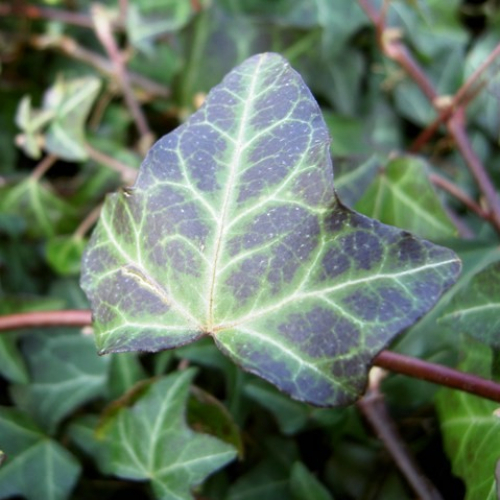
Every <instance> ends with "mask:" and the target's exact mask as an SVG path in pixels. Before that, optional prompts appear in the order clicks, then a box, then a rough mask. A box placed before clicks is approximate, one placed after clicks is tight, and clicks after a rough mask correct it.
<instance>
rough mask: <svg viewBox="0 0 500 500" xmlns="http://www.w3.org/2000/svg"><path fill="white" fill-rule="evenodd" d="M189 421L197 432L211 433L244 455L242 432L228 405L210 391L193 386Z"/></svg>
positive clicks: (240, 454)
mask: <svg viewBox="0 0 500 500" xmlns="http://www.w3.org/2000/svg"><path fill="white" fill-rule="evenodd" d="M187 411H188V423H189V426H190V427H191V428H192V429H194V430H196V431H197V432H202V433H204V434H211V435H212V436H215V437H216V438H218V439H220V440H221V441H224V442H226V443H228V444H230V445H232V446H233V447H234V448H235V449H236V450H238V455H239V456H240V457H243V442H242V440H241V436H240V432H239V429H238V427H237V426H236V424H235V423H234V421H233V419H232V417H231V415H230V413H229V412H228V411H227V409H226V407H225V406H224V405H223V404H222V403H221V402H220V401H219V400H218V399H216V398H214V397H213V396H212V395H211V394H210V393H208V392H206V391H204V390H202V389H200V388H199V387H196V386H193V387H192V388H191V397H190V398H189V401H188V410H187Z"/></svg>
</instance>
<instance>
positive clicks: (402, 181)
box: [356, 157, 456, 239]
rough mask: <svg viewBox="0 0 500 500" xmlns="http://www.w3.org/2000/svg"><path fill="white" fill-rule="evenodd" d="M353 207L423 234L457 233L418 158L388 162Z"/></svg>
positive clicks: (405, 158) (431, 235)
mask: <svg viewBox="0 0 500 500" xmlns="http://www.w3.org/2000/svg"><path fill="white" fill-rule="evenodd" d="M356 209H357V210H359V211H360V212H362V213H364V214H366V215H370V216H371V217H375V218H377V219H380V220H381V221H383V222H386V223H387V224H394V225H396V226H399V227H401V228H404V229H407V230H408V231H413V232H415V233H416V234H418V235H419V236H422V237H424V238H430V239H440V238H441V239H442V238H446V237H450V236H454V235H456V228H455V226H453V224H452V223H451V221H450V219H449V217H448V215H447V214H446V212H445V210H444V208H443V205H442V203H441V201H440V200H439V198H438V196H437V194H436V192H435V190H434V188H433V186H432V185H431V183H430V182H429V177H428V167H427V165H426V164H425V162H424V161H423V160H421V159H419V158H415V157H401V158H397V159H395V160H392V161H390V162H389V163H387V165H386V166H385V168H384V169H381V171H380V173H379V175H378V178H377V180H376V182H374V183H372V184H371V186H370V188H369V189H368V190H367V191H366V193H365V195H364V196H363V198H362V199H361V200H360V201H359V202H358V203H357V204H356Z"/></svg>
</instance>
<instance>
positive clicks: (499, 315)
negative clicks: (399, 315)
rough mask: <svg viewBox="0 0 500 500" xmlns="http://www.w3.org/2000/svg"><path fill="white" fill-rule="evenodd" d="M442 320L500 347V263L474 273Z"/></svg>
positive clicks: (455, 297) (497, 347)
mask: <svg viewBox="0 0 500 500" xmlns="http://www.w3.org/2000/svg"><path fill="white" fill-rule="evenodd" d="M441 321H442V322H443V323H445V324H448V325H450V326H452V327H453V329H454V330H458V331H460V332H463V333H467V334H469V335H471V336H472V337H474V338H476V339H477V340H480V341H482V342H485V343H487V344H488V345H490V346H491V347H494V348H495V349H500V262H495V263H493V264H490V265H488V266H487V267H486V268H485V269H483V270H482V271H481V272H479V273H477V274H476V275H475V276H474V277H473V278H472V279H471V280H470V282H469V283H468V285H467V286H466V287H465V288H463V289H462V290H461V291H460V293H458V294H457V295H455V296H454V297H453V299H452V301H451V303H450V304H449V306H448V307H447V308H446V310H445V312H444V314H443V316H442V317H441Z"/></svg>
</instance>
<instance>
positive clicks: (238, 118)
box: [82, 54, 460, 406]
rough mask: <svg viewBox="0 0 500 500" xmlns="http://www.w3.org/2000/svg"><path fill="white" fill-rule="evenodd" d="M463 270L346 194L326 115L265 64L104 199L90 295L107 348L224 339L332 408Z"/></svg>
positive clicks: (284, 68)
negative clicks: (369, 214)
mask: <svg viewBox="0 0 500 500" xmlns="http://www.w3.org/2000/svg"><path fill="white" fill-rule="evenodd" d="M266 132H267V133H266ZM165 165H167V166H168V171H167V170H165ZM207 165H208V166H207ZM459 268H460V265H459V262H458V260H457V259H456V257H455V255H454V254H453V252H451V251H450V250H447V249H445V248H441V247H435V246H432V245H431V244H430V243H428V242H425V241H420V240H417V239H416V238H414V237H413V236H411V235H409V234H408V233H406V232H401V231H400V230H398V229H396V228H391V227H389V226H384V225H382V224H380V223H378V222H377V221H374V220H371V219H367V218H366V217H364V216H362V215H360V214H357V213H356V212H352V211H350V210H348V209H347V208H346V207H344V206H343V205H342V204H341V203H340V201H338V200H337V199H336V198H335V194H334V188H333V170H332V165H331V160H330V152H329V139H328V132H327V129H326V126H325V123H324V121H323V119H322V117H321V114H320V110H319V108H318V106H317V104H316V102H315V101H314V100H313V99H312V96H311V94H310V92H309V90H308V89H307V87H306V86H305V85H304V83H303V81H302V79H301V78H300V76H299V75H298V74H297V73H296V72H295V71H293V70H292V69H291V68H290V67H289V65H288V64H287V63H286V62H285V61H284V60H283V59H282V58H281V57H280V56H278V55H276V54H264V55H258V56H254V57H252V58H250V59H249V60H248V61H246V62H245V63H243V64H242V65H241V66H239V67H238V68H236V69H235V70H233V71H232V72H231V73H230V74H229V75H228V76H227V77H226V78H225V80H224V81H223V82H222V83H221V84H220V85H219V86H217V87H216V88H214V89H213V90H212V92H211V94H210V95H209V96H208V98H207V100H206V102H205V105H204V107H203V108H201V109H200V110H199V111H198V112H197V113H196V114H195V115H193V116H192V117H191V118H190V120H189V121H188V122H187V123H186V124H185V125H183V126H181V127H179V128H178V129H177V130H175V131H174V132H173V133H171V134H170V135H167V136H165V137H164V138H163V139H162V140H160V141H159V142H157V143H156V145H155V146H154V147H153V149H152V150H151V151H150V153H149V155H148V157H147V159H146V161H145V163H143V165H142V167H141V172H140V174H139V177H138V180H137V182H136V184H135V185H134V187H133V188H131V189H127V190H125V191H122V192H120V193H117V194H114V195H113V196H111V197H108V198H107V200H106V203H105V206H104V208H103V212H102V215H101V220H100V222H99V224H98V226H97V227H96V230H95V231H94V233H93V236H92V239H91V242H90V244H89V246H88V247H87V250H86V253H85V256H84V260H83V275H82V286H83V288H84V290H85V291H86V293H87V295H88V297H89V299H90V301H91V303H92V308H93V312H94V319H95V334H96V342H97V346H98V349H99V351H100V352H101V353H109V352H124V351H135V350H141V351H153V352H155V351H159V350H163V349H168V348H172V347H176V346H180V345H184V344H187V343H190V342H193V341H194V340H197V339H200V338H202V337H204V336H207V335H211V336H212V337H213V339H214V341H215V343H216V345H217V346H218V347H219V349H221V351H222V352H223V353H224V354H226V355H227V356H229V357H230V358H231V359H232V360H234V361H235V362H236V363H237V364H239V365H240V366H242V367H243V368H244V369H245V370H247V371H249V372H251V373H255V374H257V375H259V376H260V377H262V378H264V379H266V380H268V381H270V382H271V383H273V384H275V385H276V386H277V387H278V388H279V389H280V390H282V391H284V392H286V393H288V394H290V395H291V396H292V397H294V398H296V399H299V400H303V401H306V402H309V403H311V404H315V405H318V406H333V405H342V404H349V403H351V402H353V401H354V400H355V399H357V398H358V396H359V394H360V393H361V392H362V391H363V390H364V387H365V383H366V373H367V370H368V369H369V367H370V363H371V360H372V358H373V357H374V356H375V355H376V354H377V353H378V352H379V351H380V350H381V349H383V348H384V347H385V346H386V345H387V343H388V342H389V341H391V340H392V339H393V338H394V336H395V335H396V334H398V333H399V332H400V331H401V330H402V329H404V328H406V327H407V326H409V325H411V324H412V323H413V322H415V321H416V320H417V319H418V318H419V317H420V316H422V315H423V314H424V313H425V312H427V310H428V309H429V308H430V307H432V306H433V305H434V303H435V302H436V301H437V299H438V298H439V296H440V295H441V294H442V293H443V291H444V290H445V289H446V288H448V287H449V286H450V285H451V283H453V282H454V281H455V279H456V275H457V274H458V272H459ZM131 325H133V326H131Z"/></svg>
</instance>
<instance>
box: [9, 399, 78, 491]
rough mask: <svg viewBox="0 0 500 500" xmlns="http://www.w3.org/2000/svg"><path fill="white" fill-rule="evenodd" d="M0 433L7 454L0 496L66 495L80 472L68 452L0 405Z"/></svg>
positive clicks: (20, 414) (25, 420)
mask: <svg viewBox="0 0 500 500" xmlns="http://www.w3.org/2000/svg"><path fill="white" fill-rule="evenodd" d="M0 436H1V439H2V443H1V446H2V451H3V452H4V453H5V455H6V456H7V458H6V460H5V462H4V463H3V465H2V467H1V468H0V498H11V497H13V496H17V495H22V496H23V497H25V498H27V499H28V500H39V499H40V498H43V499H47V500H64V499H66V498H69V495H70V493H71V490H72V489H73V487H74V485H75V483H76V481H77V479H78V476H79V474H80V465H79V464H78V462H77V461H76V460H75V458H74V457H73V456H72V455H71V454H70V453H68V452H67V451H66V450H65V449H64V448H63V447H62V446H60V445H59V444H58V443H56V442H55V441H53V440H52V439H48V437H47V436H46V435H45V434H43V433H42V432H41V431H40V429H38V427H36V425H35V424H34V423H33V422H32V421H31V420H30V419H29V418H28V417H26V415H25V414H24V413H22V412H20V411H18V410H15V409H12V408H0Z"/></svg>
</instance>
